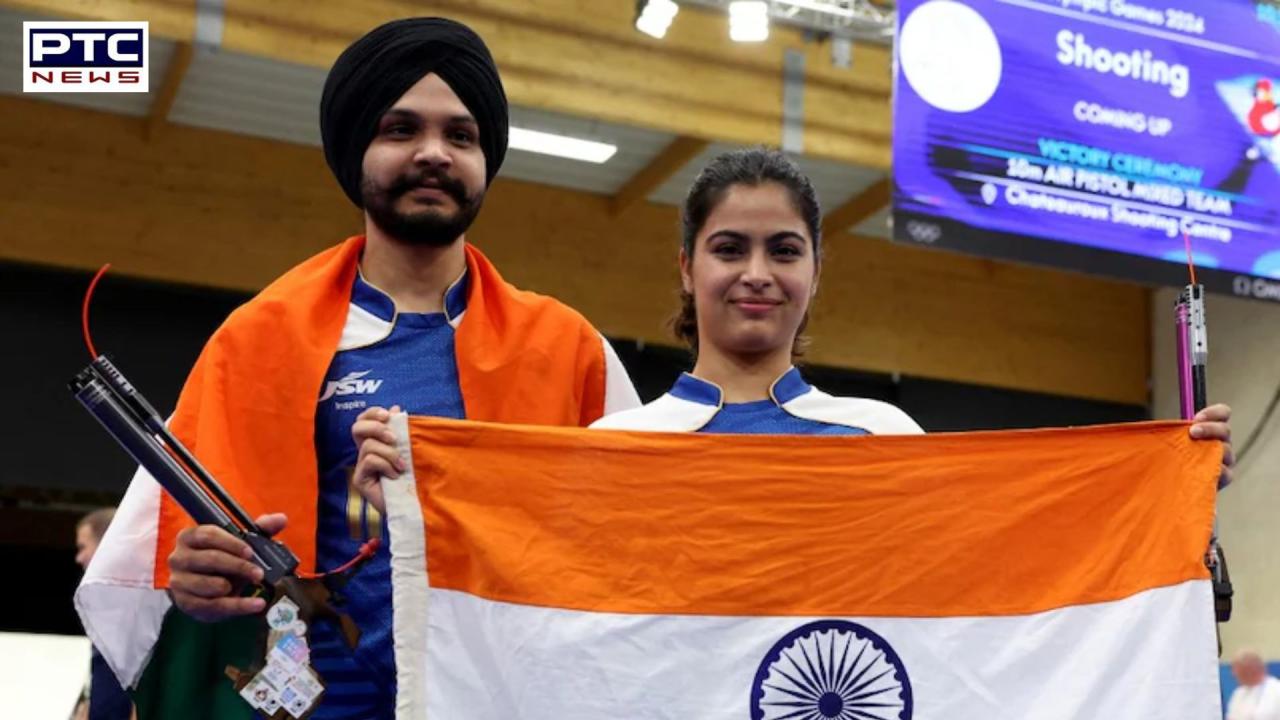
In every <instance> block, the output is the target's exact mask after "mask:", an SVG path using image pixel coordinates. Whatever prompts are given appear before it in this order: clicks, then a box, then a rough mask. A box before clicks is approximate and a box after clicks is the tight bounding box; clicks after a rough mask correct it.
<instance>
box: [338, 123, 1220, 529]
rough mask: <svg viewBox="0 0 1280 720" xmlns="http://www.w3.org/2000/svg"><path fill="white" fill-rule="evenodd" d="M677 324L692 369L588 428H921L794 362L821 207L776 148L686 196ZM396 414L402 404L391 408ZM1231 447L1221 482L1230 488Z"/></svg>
mask: <svg viewBox="0 0 1280 720" xmlns="http://www.w3.org/2000/svg"><path fill="white" fill-rule="evenodd" d="M682 219H683V222H682V224H683V245H682V247H681V250H680V277H681V283H682V286H683V287H682V289H683V292H682V294H681V295H682V301H683V306H682V308H681V310H680V313H679V315H678V316H677V318H676V320H675V322H674V326H675V331H676V334H677V335H678V336H679V337H680V338H681V339H683V340H684V341H686V342H687V343H689V345H690V346H691V347H692V349H693V351H694V353H695V355H696V361H695V364H694V367H693V370H692V371H691V372H689V373H685V374H683V375H681V377H680V378H679V379H678V380H676V383H675V385H673V386H672V388H671V390H670V391H668V392H667V393H666V394H665V395H663V396H662V397H660V398H658V399H657V400H654V401H653V402H651V403H649V404H647V405H644V406H642V407H639V408H635V409H632V410H625V411H622V412H619V413H615V414H613V415H609V416H606V417H604V418H601V419H600V420H597V421H596V422H595V423H594V424H593V425H592V426H591V427H593V428H601V429H618V430H665V431H674V432H715V433H768V434H796V435H806V434H808V435H859V434H875V435H882V434H886V435H887V434H913V433H920V432H922V430H921V429H920V426H919V425H917V424H916V423H915V421H913V420H912V419H911V418H910V417H908V416H907V414H906V413H904V412H902V411H901V410H899V409H898V408H896V407H894V406H892V405H890V404H888V403H884V402H879V401H876V400H865V399H860V398H841V397H833V396H831V395H828V394H826V393H824V392H822V391H820V390H818V389H816V388H814V387H812V386H810V385H809V384H808V383H806V382H805V381H804V379H803V378H801V376H800V373H799V371H798V370H796V368H795V366H794V364H793V360H794V358H795V357H796V356H797V355H798V354H799V350H800V349H801V346H802V345H803V338H802V337H801V335H800V333H801V332H802V331H803V329H804V326H805V323H806V322H807V319H808V312H809V306H810V303H811V301H812V300H813V297H814V295H815V294H816V293H817V289H818V276H819V272H820V270H821V212H820V210H819V207H818V201H817V197H816V194H815V192H814V190H813V186H812V184H811V183H810V182H809V179H808V178H807V177H805V175H804V173H803V172H801V171H800V169H799V168H798V167H797V166H796V164H795V163H794V162H792V161H791V160H790V159H788V158H787V157H786V156H785V155H783V154H782V153H780V152H776V151H771V150H765V149H760V148H753V149H746V150H737V151H733V152H728V153H725V154H722V155H720V156H718V157H716V158H715V159H714V160H712V161H711V164H710V165H708V166H707V167H706V168H705V169H704V170H703V171H702V172H701V173H700V174H699V175H698V178H697V179H696V180H695V181H694V183H693V186H692V188H691V189H690V190H689V194H688V197H687V198H686V200H685V204H684V210H683V213H682ZM393 410H395V408H393ZM1230 412H1231V411H1230V408H1228V407H1227V406H1225V405H1214V406H1212V407H1209V408H1206V409H1205V410H1203V411H1202V412H1201V413H1200V414H1199V415H1197V416H1196V418H1195V419H1196V424H1195V425H1193V426H1192V428H1191V434H1192V437H1195V438H1202V439H1218V440H1223V441H1229V440H1230V436H1231V434H1230V428H1229V427H1228V425H1227V421H1228V420H1229V418H1230ZM387 417H388V414H387V411H386V410H384V409H381V408H371V409H369V410H367V411H365V412H364V413H362V414H361V416H360V418H359V421H358V422H356V424H355V426H354V427H353V428H352V433H353V435H354V436H355V439H356V442H357V444H359V446H360V456H359V460H358V463H357V466H356V471H355V474H354V479H355V482H356V486H357V488H359V489H360V491H361V492H362V493H363V494H364V495H365V496H366V497H367V498H369V499H370V501H371V502H372V503H373V504H374V505H375V507H379V506H380V505H381V500H382V498H381V491H380V488H379V486H378V479H379V477H381V476H384V475H385V476H387V477H392V478H395V477H398V476H399V473H400V472H402V471H403V470H404V469H405V468H404V467H403V464H402V461H401V460H400V459H399V457H398V455H397V453H396V451H395V449H394V447H393V445H394V437H393V436H392V435H391V433H390V431H389V430H388V429H387V427H386V425H385V423H386V420H387ZM1232 463H1233V459H1232V455H1231V449H1230V446H1229V445H1228V446H1227V450H1226V454H1225V457H1224V465H1223V471H1222V478H1221V480H1220V486H1225V485H1226V484H1227V483H1229V482H1230V477H1231V475H1230V473H1231V470H1230V467H1231V465H1232Z"/></svg>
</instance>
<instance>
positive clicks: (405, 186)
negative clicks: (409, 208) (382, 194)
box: [387, 169, 470, 207]
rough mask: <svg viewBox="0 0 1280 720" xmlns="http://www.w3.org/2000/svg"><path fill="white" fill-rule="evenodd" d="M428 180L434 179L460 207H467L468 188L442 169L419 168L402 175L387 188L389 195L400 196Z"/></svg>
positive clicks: (441, 189)
mask: <svg viewBox="0 0 1280 720" xmlns="http://www.w3.org/2000/svg"><path fill="white" fill-rule="evenodd" d="M428 180H432V181H434V182H435V184H436V185H438V186H439V187H440V191H441V192H443V193H444V194H446V195H448V196H449V197H451V198H453V201H454V202H456V203H458V207H465V206H466V205H467V202H468V201H469V200H470V198H468V197H467V188H466V186H465V185H463V184H462V182H461V181H460V180H457V179H456V178H451V177H449V176H448V175H446V174H445V173H444V171H442V170H433V169H424V170H418V171H415V172H410V173H407V174H405V175H401V176H400V177H399V178H397V179H396V181H395V182H393V183H391V185H390V186H389V187H388V188H387V195H389V196H391V197H400V196H401V195H403V194H405V193H407V192H409V191H411V190H413V189H415V188H417V187H419V186H421V185H422V184H423V183H425V182H427V181H428Z"/></svg>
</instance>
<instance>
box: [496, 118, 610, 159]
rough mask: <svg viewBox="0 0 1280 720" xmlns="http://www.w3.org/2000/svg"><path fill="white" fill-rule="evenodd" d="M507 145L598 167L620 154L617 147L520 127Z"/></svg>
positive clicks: (511, 133)
mask: <svg viewBox="0 0 1280 720" xmlns="http://www.w3.org/2000/svg"><path fill="white" fill-rule="evenodd" d="M507 145H508V147H511V148H514V149H516V150H524V151H525V152H533V153H540V154H542V155H554V156H556V157H562V158H569V159H570V160H581V161H582V162H589V163H596V164H597V165H598V164H600V163H603V162H605V161H606V160H608V159H609V158H611V157H613V155H614V153H616V152H618V146H617V145H610V144H609V143H602V142H596V141H594V140H583V139H582V138H576V137H569V136H568V135H556V134H555V133H548V132H541V131H539V130H526V129H524V128H518V127H513V128H511V131H510V133H509V134H508V136H507Z"/></svg>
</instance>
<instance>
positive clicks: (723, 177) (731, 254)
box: [592, 148, 922, 435]
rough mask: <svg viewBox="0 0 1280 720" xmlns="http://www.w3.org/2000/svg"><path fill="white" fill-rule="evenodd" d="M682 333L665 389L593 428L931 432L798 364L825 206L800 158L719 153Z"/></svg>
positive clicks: (688, 265)
mask: <svg viewBox="0 0 1280 720" xmlns="http://www.w3.org/2000/svg"><path fill="white" fill-rule="evenodd" d="M682 217H683V223H682V224H683V244H682V247H681V249H680V279H681V284H682V285H683V288H682V292H681V299H682V307H681V309H680V314H679V315H678V316H677V317H676V319H675V321H674V326H675V331H676V334H677V335H678V336H679V337H680V338H681V339H682V340H684V341H685V342H686V343H688V344H689V345H690V347H691V348H692V349H693V351H694V353H695V354H696V358H697V359H696V361H695V364H694V367H693V371H692V372H689V373H685V374H683V375H681V376H680V378H679V379H678V380H677V381H676V383H675V385H674V386H672V388H671V390H670V391H668V392H667V394H665V395H663V396H662V397H660V398H658V399H657V400H655V401H654V402H651V403H649V404H648V405H645V406H643V407H640V408H636V409H633V410H628V411H624V412H620V413H615V414H613V415H610V416H608V417H604V418H601V419H600V420H597V421H596V422H595V424H593V425H592V427H596V428H607V429H625V430H672V431H687V432H718V433H769V434H786V435H861V434H910V433H919V432H922V431H921V429H920V426H919V425H917V424H916V423H915V421H913V420H912V419H911V418H910V417H908V416H907V415H906V413H904V412H902V411H901V410H899V409H898V408H896V407H894V406H892V405H889V404H888V403H883V402H879V401H876V400H863V399H859V398H837V397H832V396H831V395H828V394H826V393H824V392H822V391H820V390H818V389H816V388H814V387H812V386H811V385H809V384H808V383H806V382H805V381H804V379H803V378H801V376H800V372H799V371H798V370H796V368H795V366H794V365H793V360H794V358H795V357H796V356H797V355H798V354H799V351H800V349H801V346H802V344H803V338H802V337H801V336H800V333H801V332H802V331H803V330H804V326H805V324H806V323H807V320H808V315H809V304H810V302H811V301H812V299H813V297H814V295H815V294H816V293H817V290H818V273H819V270H820V269H821V262H822V254H821V248H822V246H821V222H822V220H821V211H820V210H819V208H818V199H817V195H816V193H815V192H814V190H813V185H812V184H810V182H809V178H807V177H805V175H804V173H802V172H801V171H800V168H799V167H797V166H796V164H795V163H794V162H792V161H791V160H790V159H789V158H787V156H786V155H783V154H782V153H780V152H776V151H771V150H764V149H759V148H753V149H748V150H738V151H734V152H729V153H725V154H723V155H720V156H718V157H716V158H715V159H714V160H712V161H711V164H710V165H708V166H707V167H706V168H705V169H704V170H703V171H702V172H701V174H699V175H698V178H697V179H696V180H695V181H694V183H693V187H692V188H690V190H689V195H688V197H687V198H686V200H685V204H684V212H683V214H682Z"/></svg>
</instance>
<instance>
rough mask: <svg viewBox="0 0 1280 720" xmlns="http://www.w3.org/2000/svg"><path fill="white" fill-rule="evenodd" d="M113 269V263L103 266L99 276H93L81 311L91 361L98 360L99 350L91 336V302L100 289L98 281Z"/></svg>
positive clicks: (81, 322)
mask: <svg viewBox="0 0 1280 720" xmlns="http://www.w3.org/2000/svg"><path fill="white" fill-rule="evenodd" d="M110 269H111V263H107V264H106V265H103V266H102V268H101V269H100V270H98V274H97V275H94V276H93V280H91V281H89V289H88V290H86V291H85V293H84V307H83V308H82V309H81V310H80V324H81V326H82V327H83V328H84V344H85V345H86V346H87V347H88V348H89V359H90V360H97V359H98V350H97V349H96V348H95V347H93V338H92V337H90V335H89V301H90V300H92V299H93V290H94V288H96V287H98V281H99V280H101V279H102V276H103V275H106V274H107V270H110Z"/></svg>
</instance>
